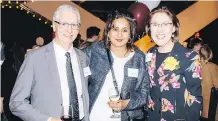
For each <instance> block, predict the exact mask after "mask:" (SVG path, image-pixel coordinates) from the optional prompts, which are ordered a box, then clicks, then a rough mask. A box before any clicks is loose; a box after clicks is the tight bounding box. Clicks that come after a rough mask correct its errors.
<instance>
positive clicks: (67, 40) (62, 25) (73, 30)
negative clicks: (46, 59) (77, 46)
mask: <svg viewBox="0 0 218 121" xmlns="http://www.w3.org/2000/svg"><path fill="white" fill-rule="evenodd" d="M54 27H55V28H54V31H55V35H56V39H57V40H56V41H59V42H60V43H62V44H64V45H66V44H71V43H72V42H73V41H74V40H75V38H76V37H77V35H78V33H79V29H80V24H79V21H78V16H77V14H76V13H75V11H72V10H63V11H61V12H60V14H59V16H58V18H57V21H55V26H54Z"/></svg>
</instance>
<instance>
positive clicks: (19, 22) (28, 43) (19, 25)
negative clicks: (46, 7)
mask: <svg viewBox="0 0 218 121" xmlns="http://www.w3.org/2000/svg"><path fill="white" fill-rule="evenodd" d="M44 22H45V21H43V20H41V21H39V20H38V18H37V17H35V18H33V17H32V15H30V14H27V13H26V12H25V11H22V10H18V9H16V8H11V9H10V8H4V9H1V35H2V37H1V41H2V42H3V43H4V44H9V43H12V42H14V41H16V42H17V43H20V44H22V46H23V47H24V48H25V49H27V48H31V47H32V46H33V45H35V40H36V38H37V37H39V36H41V37H43V38H44V40H45V44H47V43H48V42H50V41H51V39H52V28H51V27H50V26H49V25H46V24H45V23H44Z"/></svg>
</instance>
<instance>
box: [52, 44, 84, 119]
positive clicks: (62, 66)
mask: <svg viewBox="0 0 218 121" xmlns="http://www.w3.org/2000/svg"><path fill="white" fill-rule="evenodd" d="M53 43H54V51H55V57H56V62H57V67H58V73H59V77H60V81H61V92H62V100H63V104H62V105H66V106H68V105H69V87H68V81H67V73H66V58H67V57H66V56H65V54H66V52H67V51H66V50H65V49H64V48H62V47H61V46H60V45H58V44H57V43H56V42H55V41H53ZM68 52H69V53H70V57H71V63H72V68H73V73H74V78H75V82H76V87H77V95H78V102H79V114H80V119H82V118H83V117H84V112H83V100H82V85H81V77H80V76H81V75H80V68H79V64H78V59H77V55H76V52H75V50H74V48H73V47H72V48H70V49H69V51H68Z"/></svg>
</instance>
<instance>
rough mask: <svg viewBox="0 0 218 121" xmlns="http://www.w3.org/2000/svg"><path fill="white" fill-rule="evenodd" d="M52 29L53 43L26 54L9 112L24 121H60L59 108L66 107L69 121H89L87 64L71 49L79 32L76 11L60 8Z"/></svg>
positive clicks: (82, 55) (78, 16)
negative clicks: (68, 107) (69, 116)
mask: <svg viewBox="0 0 218 121" xmlns="http://www.w3.org/2000/svg"><path fill="white" fill-rule="evenodd" d="M53 26H54V27H53V30H54V32H55V35H56V36H55V38H54V40H53V41H52V42H51V43H49V44H47V45H45V46H43V47H41V48H39V49H36V50H32V51H30V52H28V53H27V56H26V58H25V61H24V63H23V65H22V67H21V69H20V72H19V74H18V77H17V80H16V83H15V86H14V89H13V91H12V95H11V99H10V110H11V111H12V113H13V114H14V115H16V116H18V117H20V118H21V119H22V120H24V121H61V116H63V115H62V114H61V112H62V111H61V110H62V107H63V106H66V105H68V106H71V107H72V112H73V113H72V118H73V119H72V121H80V120H82V121H88V120H89V118H88V117H89V109H88V107H89V97H88V91H87V86H88V83H87V79H88V75H89V67H88V62H89V61H88V58H87V56H86V55H85V54H84V53H83V52H81V51H80V50H78V49H76V48H73V41H74V40H75V38H76V37H77V35H78V33H79V29H80V14H79V11H78V10H77V9H76V8H74V7H73V6H72V5H61V6H59V7H58V8H57V9H56V11H55V12H54V16H53ZM30 100H31V102H30Z"/></svg>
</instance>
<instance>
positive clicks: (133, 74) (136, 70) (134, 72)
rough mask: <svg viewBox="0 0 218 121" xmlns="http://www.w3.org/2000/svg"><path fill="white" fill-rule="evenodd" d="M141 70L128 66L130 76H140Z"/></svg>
mask: <svg viewBox="0 0 218 121" xmlns="http://www.w3.org/2000/svg"><path fill="white" fill-rule="evenodd" d="M138 74H139V70H138V69H134V68H128V77H136V78H137V77H138Z"/></svg>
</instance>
